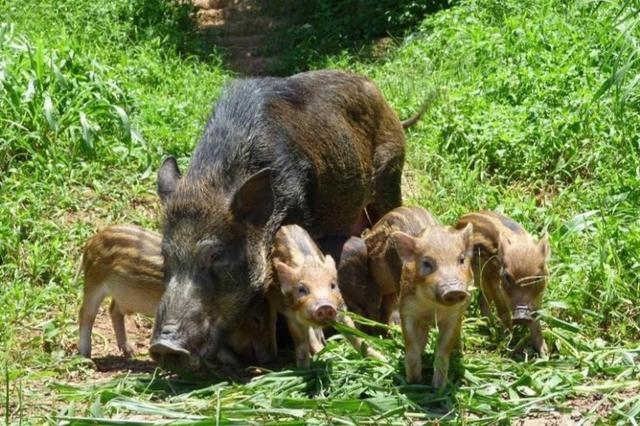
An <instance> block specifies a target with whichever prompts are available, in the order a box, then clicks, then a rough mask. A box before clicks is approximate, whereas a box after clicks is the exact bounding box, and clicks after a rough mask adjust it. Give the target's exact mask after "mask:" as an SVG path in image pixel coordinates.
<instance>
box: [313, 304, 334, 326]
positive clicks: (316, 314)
mask: <svg viewBox="0 0 640 426" xmlns="http://www.w3.org/2000/svg"><path fill="white" fill-rule="evenodd" d="M337 313H338V312H337V311H336V307H335V306H334V305H333V304H331V303H318V305H317V306H316V308H315V309H314V310H313V320H314V321H316V322H317V323H320V324H327V323H330V322H331V321H334V320H335V319H336V315H337Z"/></svg>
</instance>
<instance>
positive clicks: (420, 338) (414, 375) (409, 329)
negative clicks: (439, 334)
mask: <svg viewBox="0 0 640 426" xmlns="http://www.w3.org/2000/svg"><path fill="white" fill-rule="evenodd" d="M400 319H401V325H402V336H403V337H404V351H405V355H404V367H405V372H406V376H407V382H409V383H420V382H421V381H422V353H423V352H424V347H425V346H426V344H427V338H428V337H429V327H428V325H427V323H426V322H425V321H422V320H420V319H418V318H415V317H412V316H411V315H403V314H402V312H401V313H400Z"/></svg>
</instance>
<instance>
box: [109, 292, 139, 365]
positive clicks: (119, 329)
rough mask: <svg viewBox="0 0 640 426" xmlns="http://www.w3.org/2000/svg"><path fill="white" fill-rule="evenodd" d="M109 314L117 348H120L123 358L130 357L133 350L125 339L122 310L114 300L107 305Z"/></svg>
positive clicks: (125, 332)
mask: <svg viewBox="0 0 640 426" xmlns="http://www.w3.org/2000/svg"><path fill="white" fill-rule="evenodd" d="M109 315H110V316H111V324H112V325H113V331H114V332H115V333H116V342H117V343H118V348H120V350H121V351H122V354H123V355H124V357H125V358H131V357H132V356H133V354H134V350H133V347H132V346H131V345H130V344H129V341H128V340H127V331H126V330H125V325H124V312H122V310H121V309H120V306H118V304H117V303H116V301H115V300H112V301H111V305H109Z"/></svg>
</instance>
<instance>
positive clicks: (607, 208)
mask: <svg viewBox="0 0 640 426" xmlns="http://www.w3.org/2000/svg"><path fill="white" fill-rule="evenodd" d="M336 1H337V0H336ZM337 3H340V2H337ZM409 3H410V2H405V3H403V6H402V7H403V8H405V7H409V8H411V7H414V6H415V5H411V4H409ZM416 3H420V2H416ZM348 4H351V3H350V0H344V2H343V4H342V6H345V5H348ZM381 4H382V3H381ZM425 4H426V3H425ZM338 6H340V5H338ZM342 6H341V7H342ZM417 7H419V8H420V7H422V6H421V5H417ZM336 10H341V9H340V7H337V8H336ZM639 10H640V5H638V3H637V2H636V1H608V2H605V1H602V2H594V1H575V2H561V1H555V0H543V1H533V0H531V1H511V0H509V1H498V0H467V1H460V2H455V3H454V4H453V7H451V8H449V9H447V10H443V11H440V12H438V13H436V14H433V15H430V16H427V17H426V18H425V19H424V21H423V22H422V23H421V24H420V23H415V22H414V20H412V19H410V17H403V16H401V15H393V14H390V15H389V16H390V19H393V20H394V21H393V22H394V25H396V24H399V23H402V22H406V23H407V25H409V24H410V25H409V26H405V27H402V28H405V29H408V31H409V33H408V34H406V35H405V36H403V35H402V34H394V36H395V43H396V44H395V45H394V46H393V47H392V48H391V49H389V50H387V51H386V53H385V54H384V55H382V56H375V57H371V56H367V55H366V52H368V51H369V50H370V49H369V48H370V47H371V46H362V49H359V48H358V43H369V41H367V40H364V41H363V38H362V37H360V36H359V35H358V34H360V33H358V32H354V34H356V35H354V36H353V39H350V40H346V42H345V44H344V45H342V44H340V43H342V42H343V41H344V37H349V34H350V33H349V28H338V27H337V26H335V25H334V26H331V25H329V26H327V25H325V24H326V23H327V22H329V23H330V22H333V21H332V19H333V17H332V16H331V15H330V13H331V9H324V11H322V10H316V12H317V13H320V14H326V15H323V16H308V17H306V18H307V21H309V22H306V23H308V24H311V25H312V26H311V27H305V28H304V31H305V32H310V33H311V34H312V35H314V36H319V35H322V34H320V33H318V29H319V28H320V29H322V31H325V32H327V31H335V32H340V34H342V35H341V36H340V37H342V38H340V37H337V35H336V34H329V33H327V34H326V35H327V40H329V41H328V42H327V43H329V44H331V43H336V44H335V45H326V43H325V44H323V45H322V46H321V47H323V49H325V50H323V51H321V50H318V51H315V52H311V53H310V51H309V48H310V47H313V46H310V44H309V43H307V44H304V45H300V46H299V48H298V49H297V50H296V49H294V50H292V51H291V52H289V53H288V54H290V58H288V59H289V62H287V61H285V62H284V63H285V64H287V63H289V64H295V65H296V66H300V64H304V65H305V67H308V68H321V67H326V66H331V67H339V68H347V69H351V70H354V71H356V72H361V73H363V74H366V75H368V76H370V77H371V78H372V79H374V80H375V81H376V83H377V84H378V85H379V86H380V87H381V89H382V90H383V92H384V93H385V96H386V97H387V98H388V99H389V101H390V103H391V104H392V105H393V107H394V108H395V109H396V111H398V114H399V115H400V116H401V117H403V118H404V117H408V116H409V115H411V113H412V112H414V111H415V110H416V108H418V106H419V105H420V104H421V102H422V101H423V100H424V98H425V96H427V94H428V93H429V92H430V91H431V90H433V89H434V88H438V89H440V91H441V96H440V98H439V100H438V102H437V103H436V104H435V105H434V107H433V108H432V109H431V110H430V111H429V113H428V114H427V115H426V116H425V117H424V118H423V119H422V120H421V121H420V122H419V123H418V124H417V126H416V127H415V128H413V129H411V130H410V131H409V132H408V162H407V166H406V173H405V177H406V178H405V199H406V201H407V202H408V203H413V204H420V205H423V206H424V207H426V208H428V209H429V210H431V211H432V212H434V214H435V215H436V216H438V217H439V218H440V219H441V220H442V221H443V222H445V223H451V222H453V221H454V220H455V219H456V218H457V217H459V216H460V215H461V214H463V213H465V212H467V211H470V210H475V209H479V208H489V209H497V210H501V211H503V212H505V213H506V214H508V215H510V216H512V217H514V218H515V219H516V220H518V221H520V222H521V223H522V224H523V225H524V226H525V227H526V228H527V229H528V230H530V231H531V232H532V233H533V234H535V235H537V236H540V235H542V234H543V233H545V232H548V233H549V234H550V236H551V242H552V260H551V265H550V266H551V271H552V278H551V284H550V288H549V290H548V291H547V294H546V296H545V309H544V311H543V312H542V321H543V324H544V335H545V338H546V339H547V341H548V344H549V345H550V348H551V349H552V355H551V357H550V358H549V359H539V358H537V357H536V356H535V354H534V353H533V352H532V350H531V348H529V347H528V346H527V340H526V334H523V333H520V332H516V333H515V334H514V335H513V336H512V335H510V334H509V333H505V332H503V331H502V330H500V328H499V327H497V324H496V322H495V321H494V320H486V319H481V318H478V312H477V309H476V308H475V304H474V305H472V309H471V310H470V312H469V314H468V317H467V319H466V321H465V325H464V352H463V355H462V356H461V357H459V358H456V359H455V360H454V362H453V363H452V364H453V367H452V372H451V375H452V379H453V380H452V383H451V384H450V386H449V387H448V388H447V389H446V390H445V391H444V392H436V391H435V390H434V389H433V388H431V386H430V385H428V383H429V378H430V376H431V374H432V370H431V364H432V361H433V359H432V355H431V354H432V350H433V345H434V341H433V339H432V341H431V342H430V344H429V346H428V348H429V349H428V350H427V352H426V353H425V355H424V366H425V384H422V385H408V384H406V383H405V380H404V367H403V353H402V339H401V336H400V333H399V330H397V329H392V330H391V331H390V337H389V338H387V339H382V340H379V339H369V343H370V344H371V345H372V346H374V347H376V348H377V349H379V350H381V351H382V352H383V353H385V354H386V355H387V356H388V358H389V359H390V360H391V362H390V363H389V364H382V363H379V362H376V361H371V360H365V359H362V358H360V356H359V355H358V354H356V353H355V351H354V350H353V348H351V347H350V346H349V345H347V344H345V343H344V341H343V339H342V338H340V337H334V338H332V339H331V340H330V342H329V344H328V346H327V348H326V349H325V350H324V351H323V352H321V353H320V354H319V355H318V356H317V357H316V358H315V359H314V363H313V365H312V368H311V369H310V370H301V369H293V368H291V367H290V366H289V367H285V368H284V369H281V370H280V369H277V370H275V371H271V372H266V373H265V374H261V375H257V376H255V377H254V376H251V375H250V374H249V373H247V374H246V375H242V377H239V378H234V379H230V378H220V377H206V378H202V377H200V378H185V377H182V378H177V377H174V376H171V375H167V374H165V373H162V372H160V371H157V372H156V373H155V374H126V373H125V372H123V373H122V374H119V375H115V376H113V375H110V376H109V377H108V378H106V379H96V375H97V374H96V372H95V370H94V367H93V366H92V365H91V363H90V362H87V361H85V360H82V359H80V358H78V357H75V356H74V355H73V354H74V353H75V347H74V345H75V341H76V332H77V331H76V327H77V325H76V315H77V310H78V305H79V295H80V283H78V282H76V281H75V280H74V276H75V274H76V270H77V267H78V259H79V255H80V249H81V247H82V245H83V244H84V242H85V241H86V239H87V238H88V237H89V236H90V235H91V234H92V233H93V232H94V231H95V230H96V229H98V228H100V227H102V226H105V225H107V224H111V223H124V222H134V223H139V224H142V225H144V226H147V227H149V228H157V212H158V204H157V201H156V198H157V197H156V196H155V189H154V188H155V171H156V169H157V167H158V164H159V163H160V161H161V159H162V157H163V156H165V155H167V154H174V155H177V156H178V157H179V159H180V162H181V165H182V166H186V165H187V163H188V157H189V155H190V153H191V151H192V149H193V146H194V144H195V142H196V140H197V138H198V136H199V133H200V131H201V129H202V127H203V125H204V122H205V120H206V117H207V115H208V113H209V111H210V107H211V103H212V101H213V100H214V99H215V98H216V96H217V94H218V93H219V90H220V87H221V86H222V85H223V83H224V82H225V81H226V80H227V79H229V78H230V77H231V73H230V72H228V71H227V70H226V69H225V64H224V62H223V61H222V60H221V59H220V56H219V54H218V52H217V50H215V49H213V48H207V47H206V46H205V45H204V44H203V43H202V40H201V39H199V36H198V34H197V32H196V31H195V29H194V28H193V26H192V24H191V23H190V21H189V13H190V8H188V7H186V6H184V5H177V4H174V3H172V2H170V1H164V0H162V1H161V0H133V1H125V0H117V1H113V2H102V3H99V2H98V3H96V2H86V1H71V0H62V1H45V2H35V1H20V2H18V1H14V0H4V1H3V0H0V21H2V24H0V282H1V283H2V285H0V305H2V307H3V308H2V309H0V321H1V323H2V324H3V325H4V326H3V327H2V328H0V346H1V350H0V377H1V379H0V384H1V386H0V413H1V416H0V417H2V418H3V420H5V421H6V422H8V423H10V422H15V423H18V422H20V421H22V422H23V423H28V422H31V423H33V424H41V423H43V422H70V423H73V424H95V422H96V421H99V422H100V423H107V422H111V424H150V423H154V422H158V421H162V420H171V421H173V422H175V424H212V423H213V424H215V423H219V424H246V423H256V424H263V423H273V424H310V423H311V424H314V423H315V424H326V423H329V422H333V423H340V424H407V423H408V422H415V423H419V422H425V421H430V420H438V421H440V422H442V423H479V424H496V423H498V424H500V423H505V424H508V423H510V422H512V421H513V419H516V418H518V417H523V416H537V415H542V416H544V415H549V414H550V413H555V414H556V415H558V416H569V417H567V418H570V416H571V415H572V412H573V411H574V410H578V409H577V408H575V407H574V402H575V401H576V400H578V401H583V407H582V408H580V409H579V410H578V414H579V415H580V416H582V419H581V420H584V421H587V422H597V421H601V422H604V423H607V424H610V423H619V424H633V422H636V423H637V422H638V420H637V419H638V417H639V416H640V399H639V396H638V391H637V390H638V388H640V367H639V365H640V347H639V346H638V342H639V339H640V325H639V324H640V309H639V308H638V306H639V304H640V299H639V297H640V296H639V295H640V215H639V213H638V212H639V208H638V206H640V161H639V158H638V157H639V155H640V136H639V134H638V129H640V97H639V95H638V94H639V93H640V90H638V88H639V86H640V74H639V70H640V63H639V62H638V61H639V59H638V57H639V51H638V46H639V44H638V40H639V37H640V33H639V31H640V29H639V27H638V21H639V16H640V15H639ZM336 22H338V21H336ZM340 22H348V23H349V25H356V22H358V20H354V19H347V20H343V21H340ZM304 24H305V22H303V23H301V25H304ZM313 24H317V25H316V27H314V26H313ZM323 25H324V26H323ZM411 25H412V26H411ZM314 28H315V30H314ZM393 28H396V29H397V26H396V27H393ZM372 30H373V29H372ZM292 31H293V32H292V33H291V34H292V35H295V34H297V33H296V31H297V30H296V29H295V28H294V29H293V30H292ZM314 31H315V32H314ZM360 32H361V31H360ZM334 36H335V37H334ZM365 39H366V38H365ZM331 40H334V41H333V42H330V41H331ZM340 40H343V41H340ZM294 48H295V46H294ZM285 59H286V58H285ZM105 338H107V339H112V338H113V337H112V336H111V335H107V336H105ZM114 355H115V354H114ZM141 356H142V357H144V356H145V354H141ZM584 401H586V403H585V402H584ZM602 416H607V417H606V418H604V419H603V418H601V417H602Z"/></svg>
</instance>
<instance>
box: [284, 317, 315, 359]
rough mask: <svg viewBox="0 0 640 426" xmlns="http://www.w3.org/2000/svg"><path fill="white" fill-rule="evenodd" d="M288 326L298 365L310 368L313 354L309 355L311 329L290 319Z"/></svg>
mask: <svg viewBox="0 0 640 426" xmlns="http://www.w3.org/2000/svg"><path fill="white" fill-rule="evenodd" d="M287 325H288V326H289V332H290V333H291V338H292V339H293V347H294V348H295V353H296V365H297V366H298V367H306V368H308V367H309V366H310V365H311V354H310V353H309V344H310V342H309V332H310V331H311V330H310V327H307V326H304V325H301V324H298V323H296V322H295V321H293V320H291V319H288V320H287Z"/></svg>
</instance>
